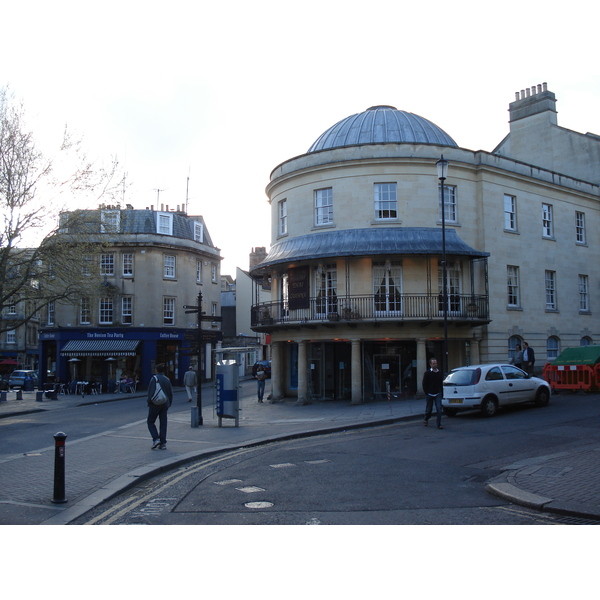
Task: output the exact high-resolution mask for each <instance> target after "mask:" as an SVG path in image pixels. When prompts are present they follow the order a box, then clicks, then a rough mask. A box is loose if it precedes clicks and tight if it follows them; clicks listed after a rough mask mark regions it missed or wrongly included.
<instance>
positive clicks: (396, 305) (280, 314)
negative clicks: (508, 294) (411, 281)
mask: <svg viewBox="0 0 600 600" xmlns="http://www.w3.org/2000/svg"><path fill="white" fill-rule="evenodd" d="M443 318H444V299H443V296H442V295H441V294H395V295H391V296H388V295H379V294H375V295H369V296H329V297H322V298H310V299H309V302H308V306H307V307H306V308H296V309H294V308H289V304H288V303H287V302H282V301H280V302H263V303H261V304H256V305H254V306H252V309H251V320H252V327H265V328H269V327H273V326H277V325H304V324H309V323H310V324H318V323H327V322H336V321H341V322H349V323H353V322H359V321H389V320H393V321H408V320H410V321H440V320H443ZM447 318H448V320H449V321H467V322H481V323H484V322H488V321H489V302H488V296H485V295H472V294H449V295H448V312H447Z"/></svg>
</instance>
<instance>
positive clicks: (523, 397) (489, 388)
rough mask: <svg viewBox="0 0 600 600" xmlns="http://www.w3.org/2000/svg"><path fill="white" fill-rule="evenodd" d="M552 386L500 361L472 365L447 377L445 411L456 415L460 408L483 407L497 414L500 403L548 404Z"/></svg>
mask: <svg viewBox="0 0 600 600" xmlns="http://www.w3.org/2000/svg"><path fill="white" fill-rule="evenodd" d="M549 401H550V386H549V385H548V383H547V382H546V381H544V380H543V379H540V378H539V377H532V376H530V375H528V374H527V373H525V371H522V370H521V369H518V368H517V367H515V366H513V365H507V364H503V363H497V364H492V365H472V366H469V367H459V368H458V369H453V370H452V371H450V373H449V374H448V376H447V377H446V379H444V397H443V399H442V406H443V408H444V413H445V414H447V415H448V416H451V417H452V416H454V415H456V413H457V412H458V411H460V410H473V409H479V410H481V412H482V413H483V415H485V416H486V417H493V416H494V415H495V414H496V411H497V410H498V407H500V406H508V405H509V404H519V403H522V402H533V403H534V404H535V405H536V406H546V405H547V404H548V402H549Z"/></svg>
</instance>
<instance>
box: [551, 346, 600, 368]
mask: <svg viewBox="0 0 600 600" xmlns="http://www.w3.org/2000/svg"><path fill="white" fill-rule="evenodd" d="M598 363H600V346H575V347H573V348H565V349H564V350H563V351H562V352H561V354H560V355H559V356H558V357H557V358H555V359H554V360H553V361H552V364H553V365H597V364H598Z"/></svg>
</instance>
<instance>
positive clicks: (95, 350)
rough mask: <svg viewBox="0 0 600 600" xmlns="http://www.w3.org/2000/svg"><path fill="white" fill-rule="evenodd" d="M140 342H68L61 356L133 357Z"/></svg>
mask: <svg viewBox="0 0 600 600" xmlns="http://www.w3.org/2000/svg"><path fill="white" fill-rule="evenodd" d="M140 341H141V340H70V341H69V342H67V343H66V344H65V345H64V347H63V349H62V350H61V352H60V353H61V354H62V355H63V356H135V354H136V352H135V351H136V350H137V347H138V346H139V344H140Z"/></svg>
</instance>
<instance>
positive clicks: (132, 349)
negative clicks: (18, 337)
mask: <svg viewBox="0 0 600 600" xmlns="http://www.w3.org/2000/svg"><path fill="white" fill-rule="evenodd" d="M188 333H189V332H188V331H187V330H183V329H181V330H169V331H168V332H165V331H164V330H161V329H127V330H121V331H120V330H111V331H102V330H91V331H74V330H72V329H54V330H45V331H44V332H42V333H41V334H40V357H41V359H40V370H41V376H42V378H43V379H42V380H43V381H44V382H47V381H53V382H56V383H59V384H62V385H66V386H67V390H68V391H75V392H79V391H81V390H85V391H88V392H92V393H93V391H102V392H109V393H114V392H118V391H132V389H137V388H138V387H141V388H145V387H146V386H147V385H148V382H149V381H150V378H151V377H152V374H153V373H154V367H155V366H156V364H158V363H162V364H164V365H165V375H167V377H169V379H171V381H172V382H173V383H174V384H176V385H182V379H183V374H184V373H185V371H186V370H187V369H188V368H189V365H190V362H192V361H193V359H194V357H193V356H192V355H191V353H190V342H189V341H188V339H187V338H186V334H188Z"/></svg>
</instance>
